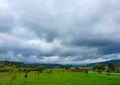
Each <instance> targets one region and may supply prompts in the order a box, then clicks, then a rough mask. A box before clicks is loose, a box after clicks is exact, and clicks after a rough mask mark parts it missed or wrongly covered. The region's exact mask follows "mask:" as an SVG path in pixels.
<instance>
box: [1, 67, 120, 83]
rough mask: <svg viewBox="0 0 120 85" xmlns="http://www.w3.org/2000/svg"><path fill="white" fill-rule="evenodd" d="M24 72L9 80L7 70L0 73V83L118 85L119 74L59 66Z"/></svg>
mask: <svg viewBox="0 0 120 85" xmlns="http://www.w3.org/2000/svg"><path fill="white" fill-rule="evenodd" d="M24 74H25V73H24V72H17V73H16V79H14V80H11V76H9V72H1V73H0V85H120V81H119V80H120V76H118V75H107V74H101V73H96V72H94V73H88V74H85V73H82V72H73V71H67V70H65V69H61V68H51V69H45V70H44V71H43V72H42V73H38V72H37V71H31V72H29V73H28V77H27V78H25V77H24Z"/></svg>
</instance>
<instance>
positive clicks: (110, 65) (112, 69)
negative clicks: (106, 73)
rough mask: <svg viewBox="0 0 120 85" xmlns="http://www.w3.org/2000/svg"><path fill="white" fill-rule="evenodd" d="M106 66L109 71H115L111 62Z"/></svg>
mask: <svg viewBox="0 0 120 85" xmlns="http://www.w3.org/2000/svg"><path fill="white" fill-rule="evenodd" d="M108 68H109V69H110V71H115V66H114V65H113V64H112V63H109V64H108Z"/></svg>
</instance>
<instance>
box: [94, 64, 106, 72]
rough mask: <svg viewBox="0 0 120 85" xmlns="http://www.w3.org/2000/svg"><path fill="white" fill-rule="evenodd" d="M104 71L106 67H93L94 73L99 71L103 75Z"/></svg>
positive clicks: (98, 65) (99, 65)
mask: <svg viewBox="0 0 120 85" xmlns="http://www.w3.org/2000/svg"><path fill="white" fill-rule="evenodd" d="M104 69H105V66H103V65H101V64H96V65H95V66H93V71H97V72H99V73H101V72H102V71H103V70H104Z"/></svg>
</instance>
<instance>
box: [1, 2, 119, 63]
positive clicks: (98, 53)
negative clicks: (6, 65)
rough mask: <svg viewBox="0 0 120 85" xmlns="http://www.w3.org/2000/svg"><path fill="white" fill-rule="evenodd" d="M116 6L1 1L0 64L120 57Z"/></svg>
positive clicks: (83, 61)
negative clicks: (5, 62) (6, 62)
mask: <svg viewBox="0 0 120 85" xmlns="http://www.w3.org/2000/svg"><path fill="white" fill-rule="evenodd" d="M119 2H120V1H119V0H106V1H104V0H91V1H89V0H76V1H75V0H44V1H43V0H24V1H21V0H0V13H1V14H0V55H1V56H0V59H1V60H13V61H22V62H42V63H63V64H67V63H88V62H90V61H91V62H95V61H97V62H98V61H103V60H108V59H114V58H116V57H117V58H119V53H120V40H119V38H120V29H119V27H120V17H119V16H120V9H119V8H120V4H119ZM9 55H10V56H9ZM113 55H114V56H113ZM15 56H16V57H15ZM107 56H111V57H107Z"/></svg>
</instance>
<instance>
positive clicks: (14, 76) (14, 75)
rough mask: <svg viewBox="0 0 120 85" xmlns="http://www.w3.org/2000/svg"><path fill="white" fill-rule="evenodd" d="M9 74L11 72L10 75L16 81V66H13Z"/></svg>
mask: <svg viewBox="0 0 120 85" xmlns="http://www.w3.org/2000/svg"><path fill="white" fill-rule="evenodd" d="M9 72H10V75H11V77H12V80H15V79H16V78H17V73H16V66H15V65H13V66H12V67H11V69H10V71H9Z"/></svg>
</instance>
